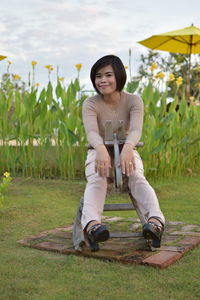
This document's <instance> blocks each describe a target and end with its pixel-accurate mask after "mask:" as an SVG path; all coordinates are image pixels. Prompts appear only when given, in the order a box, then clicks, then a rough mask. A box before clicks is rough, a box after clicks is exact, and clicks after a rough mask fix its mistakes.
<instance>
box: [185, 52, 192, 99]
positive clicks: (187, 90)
mask: <svg viewBox="0 0 200 300" xmlns="http://www.w3.org/2000/svg"><path fill="white" fill-rule="evenodd" d="M190 72H191V54H189V61H188V72H187V84H186V98H187V101H188V102H190Z"/></svg>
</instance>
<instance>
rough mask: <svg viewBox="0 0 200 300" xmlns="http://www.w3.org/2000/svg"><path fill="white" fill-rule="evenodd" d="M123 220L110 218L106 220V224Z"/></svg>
mask: <svg viewBox="0 0 200 300" xmlns="http://www.w3.org/2000/svg"><path fill="white" fill-rule="evenodd" d="M123 219H124V218H121V217H112V218H110V219H106V222H116V221H122V220H123Z"/></svg>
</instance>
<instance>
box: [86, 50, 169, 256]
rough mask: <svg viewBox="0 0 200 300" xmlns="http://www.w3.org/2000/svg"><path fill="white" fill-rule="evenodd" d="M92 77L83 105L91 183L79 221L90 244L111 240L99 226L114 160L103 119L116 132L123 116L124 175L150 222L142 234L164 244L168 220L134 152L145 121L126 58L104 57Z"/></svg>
mask: <svg viewBox="0 0 200 300" xmlns="http://www.w3.org/2000/svg"><path fill="white" fill-rule="evenodd" d="M90 78H91V81H92V84H93V86H94V88H95V90H96V92H97V95H96V96H94V97H90V98H88V99H87V100H86V101H84V104H83V123H84V127H85V131H86V135H87V139H88V142H89V144H90V149H89V150H88V155H87V160H86V164H85V167H86V170H85V174H86V178H87V185H86V189H85V193H84V205H83V211H82V219H81V224H82V227H83V230H84V234H85V237H86V239H87V240H88V242H89V245H90V248H91V250H93V251H97V250H98V249H99V246H98V242H102V241H105V240H107V239H108V238H109V232H108V230H107V228H106V226H105V225H101V215H102V212H103V207H104V202H105V197H106V190H107V179H106V177H108V175H109V169H110V168H111V158H110V156H109V153H108V150H107V149H106V146H105V145H104V136H105V122H106V121H107V120H111V121H112V127H113V131H115V130H117V122H118V120H123V121H124V125H125V129H126V132H127V137H126V141H125V143H124V145H123V148H122V150H121V153H120V164H121V168H122V172H123V174H126V175H127V176H128V177H129V179H128V185H129V189H130V192H131V194H132V196H133V197H134V198H135V200H136V202H137V205H138V207H139V209H140V211H141V213H142V214H143V215H144V216H145V217H146V219H147V220H148V222H147V223H146V224H145V225H144V226H143V236H144V237H145V238H147V239H153V240H154V241H155V246H157V247H159V246H160V241H161V237H162V233H163V229H164V223H165V218H164V216H163V214H162V212H161V210H160V208H159V203H158V199H157V197H156V194H155V192H154V190H153V188H152V187H151V186H150V185H149V183H148V182H147V180H146V178H145V177H144V174H143V173H144V170H143V164H142V160H141V158H140V156H139V154H138V152H137V151H136V150H135V146H136V144H137V143H138V142H139V140H140V137H141V132H142V124H143V110H144V107H143V102H142V100H141V98H140V97H139V96H136V95H133V94H130V93H127V92H125V91H123V88H124V85H125V83H126V71H125V68H124V66H123V63H122V61H121V60H120V59H119V58H118V57H117V56H114V55H107V56H104V57H102V58H100V59H99V60H98V61H97V62H96V63H95V64H94V65H93V67H92V69H91V73H90Z"/></svg>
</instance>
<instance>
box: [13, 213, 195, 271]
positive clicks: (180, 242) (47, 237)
mask: <svg viewBox="0 0 200 300" xmlns="http://www.w3.org/2000/svg"><path fill="white" fill-rule="evenodd" d="M119 219H120V221H121V222H118V223H117V226H116V224H115V223H113V220H114V221H116V220H117V221H119ZM134 219H135V218H134ZM105 220H106V221H107V220H110V221H108V222H107V224H108V226H109V228H110V229H111V232H110V235H111V238H110V239H109V240H108V241H106V242H104V243H100V251H98V252H91V250H90V249H89V247H88V245H86V243H84V242H83V244H82V249H81V248H80V249H79V251H77V250H75V249H74V248H73V245H72V229H73V226H72V225H70V224H68V225H66V226H63V227H58V228H55V229H50V230H46V231H43V232H41V233H39V234H37V235H32V236H30V237H28V238H26V239H23V240H19V241H18V242H19V243H20V244H22V245H24V246H28V247H33V248H35V249H40V250H46V251H53V252H59V253H62V254H66V255H68V254H76V255H82V256H85V257H93V258H98V259H107V260H110V261H118V262H122V263H132V264H136V263H137V264H145V265H149V266H154V267H159V268H161V269H163V268H165V267H168V266H169V265H170V264H172V263H174V262H175V261H176V260H177V259H179V258H180V257H181V256H182V255H183V254H185V253H186V252H187V251H189V250H191V249H192V248H194V247H195V246H196V245H198V244H199V243H200V236H194V234H196V233H197V234H199V232H196V231H195V232H189V231H186V232H182V231H177V230H176V231H175V232H173V233H170V231H169V230H166V231H165V232H164V235H163V239H162V246H161V248H151V247H150V246H151V245H147V241H145V239H144V238H143V237H142V232H131V231H130V230H128V229H129V226H130V224H129V222H130V219H129V220H128V218H127V219H126V218H119V217H113V218H110V217H109V218H108V219H105ZM122 220H123V222H122ZM173 223H174V222H173ZM178 223H180V222H178ZM136 225H137V226H141V224H140V223H139V224H138V223H136ZM179 225H180V224H178V225H177V226H179ZM174 226H175V225H170V224H169V225H167V229H169V228H171V229H173V230H175V228H174ZM185 226H186V225H185ZM192 226H193V225H192ZM112 227H113V230H112ZM125 227H127V231H123V230H124V229H123V228H125ZM179 227H180V226H179ZM179 227H178V228H179ZM114 228H119V230H115V231H114ZM120 228H121V230H120ZM176 228H177V227H176ZM190 228H194V227H190ZM194 229H195V230H196V228H194ZM188 232H189V233H190V234H192V235H193V236H189V235H187V233H188ZM151 250H153V251H155V252H153V251H151Z"/></svg>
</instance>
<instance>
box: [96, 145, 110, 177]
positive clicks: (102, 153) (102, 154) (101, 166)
mask: <svg viewBox="0 0 200 300" xmlns="http://www.w3.org/2000/svg"><path fill="white" fill-rule="evenodd" d="M110 168H111V160H110V156H109V154H108V150H107V149H106V147H105V146H104V145H98V146H97V147H96V161H95V171H96V172H98V173H99V175H100V176H101V177H103V178H105V177H108V176H109V169H110Z"/></svg>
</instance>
